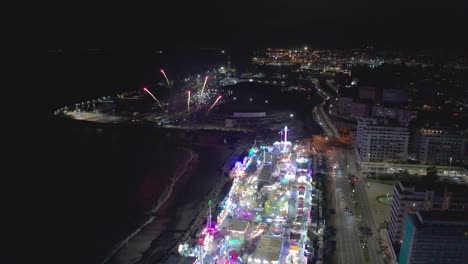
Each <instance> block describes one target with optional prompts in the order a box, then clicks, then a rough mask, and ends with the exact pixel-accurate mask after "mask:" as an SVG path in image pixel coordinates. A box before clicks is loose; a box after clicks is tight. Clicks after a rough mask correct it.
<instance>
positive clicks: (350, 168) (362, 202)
mask: <svg viewBox="0 0 468 264" xmlns="http://www.w3.org/2000/svg"><path fill="white" fill-rule="evenodd" d="M332 156H333V157H334V159H335V160H336V161H337V162H338V163H339V164H340V165H341V166H340V167H341V168H342V179H344V184H343V185H342V188H343V191H344V193H345V194H348V195H344V196H345V200H346V198H348V199H350V200H351V193H352V192H351V187H350V184H349V182H348V179H347V178H348V174H352V175H356V176H359V175H360V173H359V171H358V169H357V168H356V162H355V160H356V159H355V157H354V153H353V152H352V151H351V150H347V149H342V148H335V149H334V151H332ZM354 195H355V197H356V201H357V202H358V207H359V211H360V214H361V219H362V223H361V225H362V226H365V227H369V228H371V229H372V233H373V236H371V237H369V239H368V240H367V246H368V252H369V258H370V263H373V264H374V263H376V264H381V263H382V264H383V259H382V254H381V253H380V250H379V246H378V242H377V240H376V239H377V238H378V235H379V232H378V229H377V226H376V225H375V222H374V218H373V216H374V215H373V214H372V210H371V209H372V208H371V206H370V204H369V200H368V199H367V193H366V187H365V184H364V181H363V179H362V178H360V179H359V180H358V182H357V183H356V187H355V192H354ZM347 204H349V205H351V203H350V201H349V202H347ZM349 208H353V206H349ZM354 217H359V216H358V215H355V216H354ZM356 230H357V229H356ZM355 243H357V244H360V241H359V237H358V238H357V240H356V242H355Z"/></svg>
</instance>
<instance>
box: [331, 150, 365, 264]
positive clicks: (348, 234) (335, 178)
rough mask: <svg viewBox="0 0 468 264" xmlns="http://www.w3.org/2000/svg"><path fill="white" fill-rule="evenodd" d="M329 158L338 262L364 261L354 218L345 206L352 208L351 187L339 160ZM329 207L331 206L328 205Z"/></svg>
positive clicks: (358, 263)
mask: <svg viewBox="0 0 468 264" xmlns="http://www.w3.org/2000/svg"><path fill="white" fill-rule="evenodd" d="M329 160H330V164H331V165H332V166H333V167H335V168H336V169H332V171H331V174H330V176H331V177H330V179H331V182H330V183H331V184H332V188H331V189H332V200H333V202H332V204H333V206H334V208H335V210H336V215H335V225H336V226H335V227H336V253H337V254H338V258H337V260H338V263H342V264H345V263H356V264H360V263H364V262H363V257H362V254H361V248H360V242H359V233H358V229H357V224H356V218H355V216H354V215H351V214H350V213H349V212H348V210H346V208H348V209H351V208H352V204H351V188H350V186H349V183H348V180H347V178H346V177H345V176H344V175H343V172H342V169H341V164H340V163H341V162H339V161H337V160H336V159H334V158H333V157H332V156H331V158H330V159H329ZM333 189H334V190H333ZM330 207H332V206H331V205H330Z"/></svg>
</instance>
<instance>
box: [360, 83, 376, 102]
mask: <svg viewBox="0 0 468 264" xmlns="http://www.w3.org/2000/svg"><path fill="white" fill-rule="evenodd" d="M358 95H359V99H364V100H370V101H372V102H375V101H376V99H377V88H375V87H372V86H361V87H359V88H358Z"/></svg>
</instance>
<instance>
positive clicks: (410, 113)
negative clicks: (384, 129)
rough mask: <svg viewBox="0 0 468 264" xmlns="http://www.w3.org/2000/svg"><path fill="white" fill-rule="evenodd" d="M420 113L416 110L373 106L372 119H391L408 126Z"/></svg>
mask: <svg viewBox="0 0 468 264" xmlns="http://www.w3.org/2000/svg"><path fill="white" fill-rule="evenodd" d="M417 115H418V112H417V111H415V110H408V109H401V108H395V107H388V106H381V105H373V106H372V117H389V118H393V119H396V120H398V123H399V124H400V125H402V126H408V125H409V123H410V122H411V120H413V119H415V118H416V117H417Z"/></svg>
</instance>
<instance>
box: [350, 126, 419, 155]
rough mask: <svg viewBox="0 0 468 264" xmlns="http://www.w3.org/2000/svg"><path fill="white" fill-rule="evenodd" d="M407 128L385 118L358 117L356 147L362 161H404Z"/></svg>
mask: <svg viewBox="0 0 468 264" xmlns="http://www.w3.org/2000/svg"><path fill="white" fill-rule="evenodd" d="M409 137H410V133H409V130H408V128H406V127H402V126H399V125H398V124H396V123H395V122H392V120H389V119H385V118H358V125H357V136H356V138H357V142H356V143H357V148H358V151H359V155H360V158H361V160H362V161H373V162H383V161H405V160H406V159H407V158H408V143H409Z"/></svg>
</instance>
